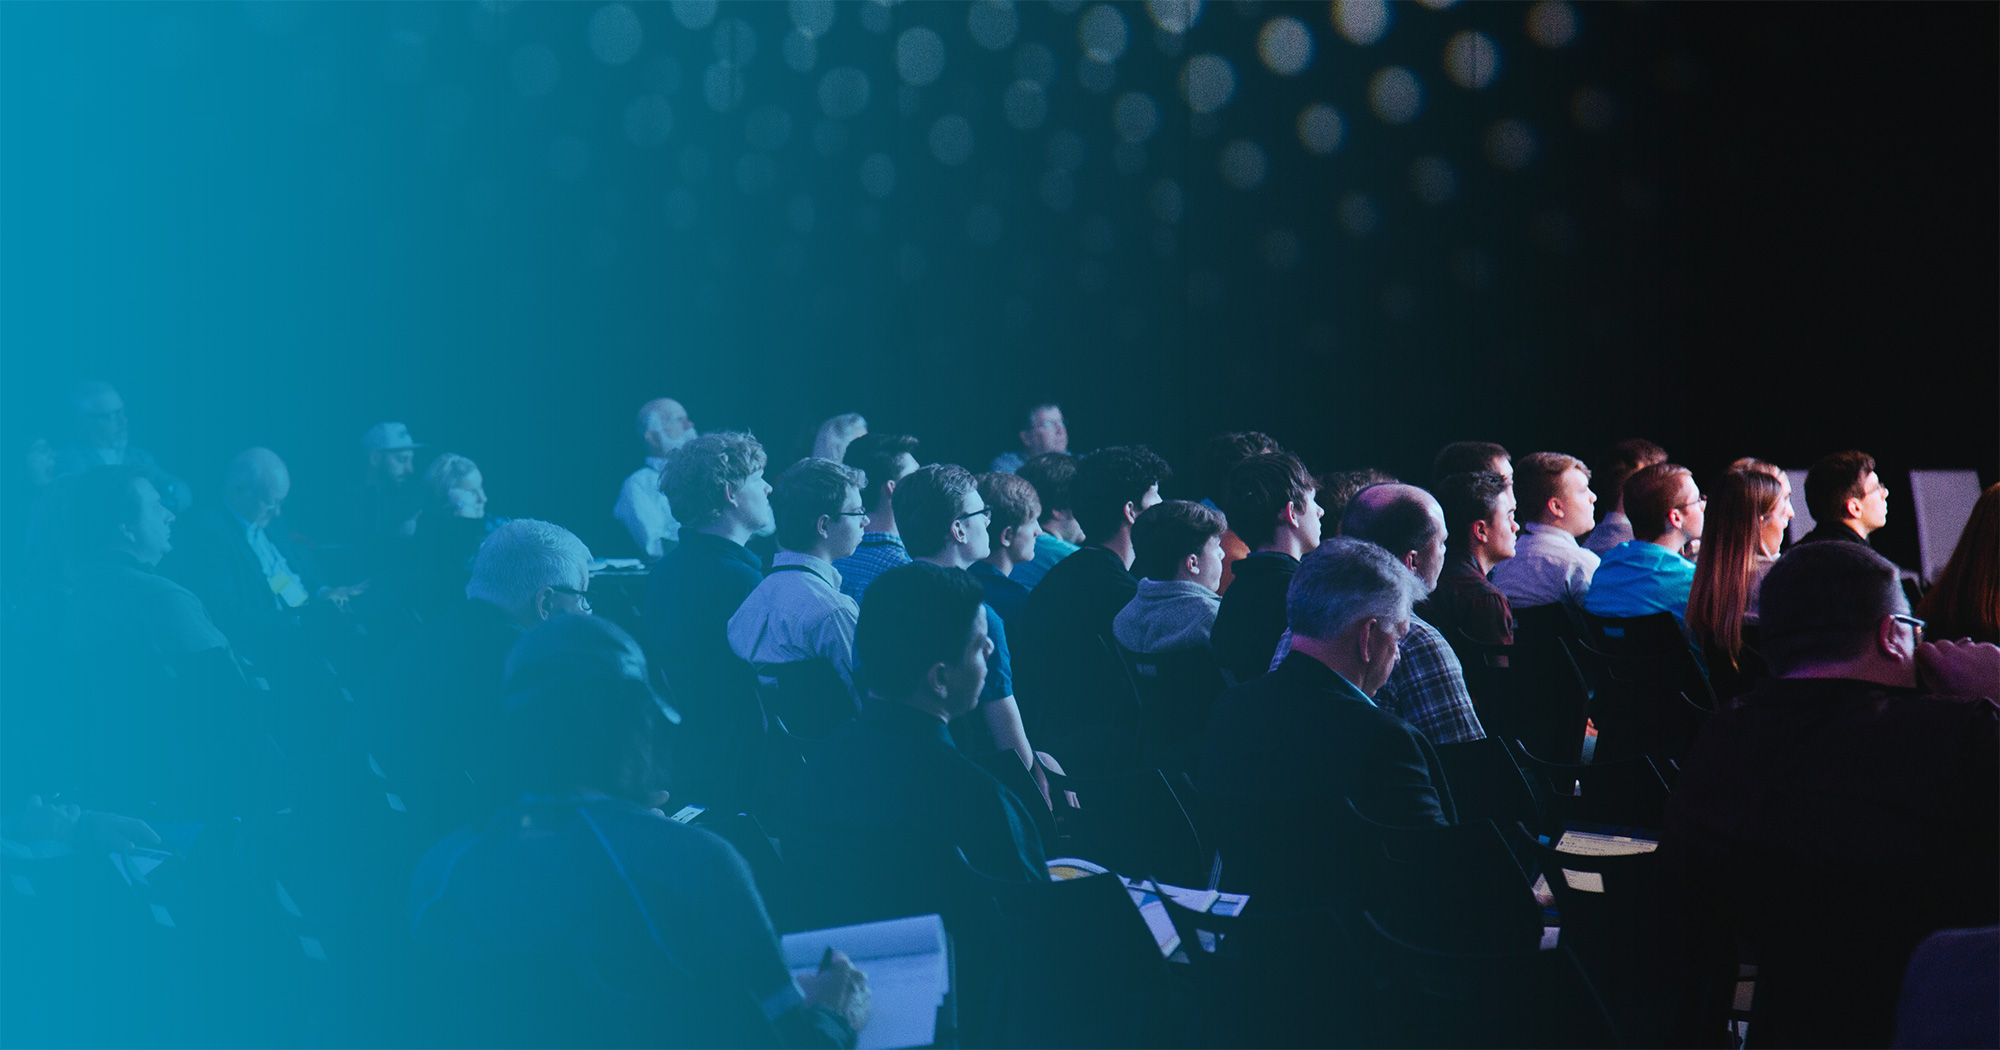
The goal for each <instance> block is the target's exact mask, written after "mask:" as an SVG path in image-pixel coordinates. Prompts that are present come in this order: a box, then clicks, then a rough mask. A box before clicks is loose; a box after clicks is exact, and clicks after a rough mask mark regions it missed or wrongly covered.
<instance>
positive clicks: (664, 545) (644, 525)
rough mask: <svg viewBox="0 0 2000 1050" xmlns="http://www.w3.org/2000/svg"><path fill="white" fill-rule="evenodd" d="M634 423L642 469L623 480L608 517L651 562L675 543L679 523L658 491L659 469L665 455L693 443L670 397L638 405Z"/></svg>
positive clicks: (682, 415)
mask: <svg viewBox="0 0 2000 1050" xmlns="http://www.w3.org/2000/svg"><path fill="white" fill-rule="evenodd" d="M638 423H639V438H640V440H642V441H644V442H645V443H646V465H645V466H643V467H640V468H639V469H638V470H635V471H633V472H632V474H631V476H629V477H627V478H626V479H625V484H624V487H622V488H620V489H619V490H618V503H617V505H615V506H613V507H612V508H611V513H612V514H613V515H614V516H616V517H617V518H618V520H619V521H620V522H622V523H623V524H624V526H625V531H627V532H629V533H631V534H632V542H633V543H634V544H635V545H637V546H638V548H639V553H640V555H641V556H642V557H644V558H645V559H646V560H647V561H649V562H653V561H659V560H660V558H661V557H662V556H664V555H665V554H666V553H667V550H668V549H669V548H670V547H672V546H673V545H674V544H676V543H679V542H680V534H681V523H680V522H678V521H675V520H674V513H673V507H672V506H671V505H669V503H668V502H667V497H666V494H665V493H663V492H661V491H660V466H661V464H663V463H665V462H666V459H667V453H669V452H672V451H674V450H675V449H677V448H680V447H681V446H682V445H685V444H687V443H688V442H690V441H692V440H694V438H695V429H694V423H693V422H692V421H690V420H689V419H688V414H687V409H685V408H682V407H681V403H680V402H678V401H675V400H674V399H673V398H670V397H660V398H654V399H653V400H651V401H648V402H646V403H645V404H643V405H640V406H639V420H638Z"/></svg>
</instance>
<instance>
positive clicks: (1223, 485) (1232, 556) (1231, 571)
mask: <svg viewBox="0 0 2000 1050" xmlns="http://www.w3.org/2000/svg"><path fill="white" fill-rule="evenodd" d="M1284 450H1285V448H1284V446H1283V445H1280V444H1278V442H1277V439H1275V438H1273V437H1271V435H1269V434H1265V433H1261V432H1259V431H1255V430H1239V431H1235V432H1233V433H1228V434H1217V435H1215V436H1214V437H1212V438H1209V439H1208V443H1207V444H1205V445H1203V446H1202V447H1201V451H1200V452H1199V453H1197V454H1196V455H1195V458H1194V480H1195V484H1197V485H1200V486H1201V495H1202V502H1203V503H1206V504H1207V505H1208V506H1209V507H1211V508H1213V509H1215V510H1221V509H1222V504H1221V503H1220V502H1219V501H1220V500H1221V499H1222V494H1223V492H1224V491H1225V490H1226V489H1228V487H1229V472H1230V471H1231V470H1234V469H1235V468H1236V464H1238V463H1241V462H1243V461H1244V460H1246V459H1249V458H1250V457H1251V456H1255V455H1261V454H1263V453H1266V452H1283V451H1284ZM1249 554H1250V545H1249V544H1247V543H1245V542H1243V540H1242V538H1241V537H1239V536H1237V535H1236V532H1235V530H1233V529H1225V530H1223V533H1222V585H1221V587H1220V588H1219V590H1218V593H1221V594H1228V593H1229V585H1230V584H1232V583H1234V582H1236V563H1237V562H1239V561H1242V560H1243V559H1244V558H1246V557H1248V556H1249Z"/></svg>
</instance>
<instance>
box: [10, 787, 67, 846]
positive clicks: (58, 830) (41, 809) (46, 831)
mask: <svg viewBox="0 0 2000 1050" xmlns="http://www.w3.org/2000/svg"><path fill="white" fill-rule="evenodd" d="M82 818H83V807H81V806H50V805H45V804H44V803H43V802H42V796H40V795H29V796H28V808H27V809H26V810H25V811H24V812H22V814H21V824H20V826H19V827H18V828H17V829H16V830H15V832H14V834H15V835H17V836H19V837H20V839H21V840H22V841H23V842H68V841H69V840H70V837H71V836H73V835H75V834H76V825H77V821H79V820H81V819H82Z"/></svg>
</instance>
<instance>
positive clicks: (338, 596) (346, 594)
mask: <svg viewBox="0 0 2000 1050" xmlns="http://www.w3.org/2000/svg"><path fill="white" fill-rule="evenodd" d="M369 582H370V581H368V580H362V581H361V582H360V583H350V584H348V585H347V586H345V587H329V588H327V591H326V595H325V597H326V600H327V601H330V602H332V603H333V605H334V608H337V609H345V608H347V603H348V602H349V601H350V600H352V599H355V598H358V597H360V596H361V595H363V594H365V593H367V591H368V584H369Z"/></svg>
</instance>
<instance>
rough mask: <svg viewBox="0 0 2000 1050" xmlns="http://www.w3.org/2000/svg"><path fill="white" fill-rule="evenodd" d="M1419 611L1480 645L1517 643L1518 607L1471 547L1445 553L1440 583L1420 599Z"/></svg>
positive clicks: (1432, 621)
mask: <svg viewBox="0 0 2000 1050" xmlns="http://www.w3.org/2000/svg"><path fill="white" fill-rule="evenodd" d="M1501 564H1503V565H1504V564H1506V563H1505V562H1502V563H1501ZM1417 614H1418V615H1419V616H1422V617H1424V618H1425V619H1426V620H1428V621H1430V622H1431V623H1432V624H1433V625H1438V626H1442V627H1445V628H1449V629H1455V630H1457V631H1458V632H1459V633H1461V634H1463V635H1464V636H1465V638H1466V639H1467V640H1470V641H1473V642H1477V643H1479V644H1480V645H1512V644H1514V611H1513V609H1512V608H1510V607H1509V606H1508V604H1507V596H1506V595H1504V594H1501V593H1500V591H1499V589H1498V588H1496V587H1494V586H1493V583H1492V581H1490V580H1488V579H1487V578H1486V574H1485V573H1483V572H1481V571H1480V570H1479V563H1478V562H1477V561H1474V560H1473V557H1472V555H1471V553H1470V552H1467V551H1449V552H1447V553H1446V554H1445V556H1444V571H1443V572H1442V573H1440V574H1439V575H1438V585H1437V587H1436V588H1434V589H1432V591H1431V596H1430V597H1428V598H1426V599H1424V600H1423V601H1421V602H1418V603H1417ZM1447 641H1449V639H1447Z"/></svg>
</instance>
